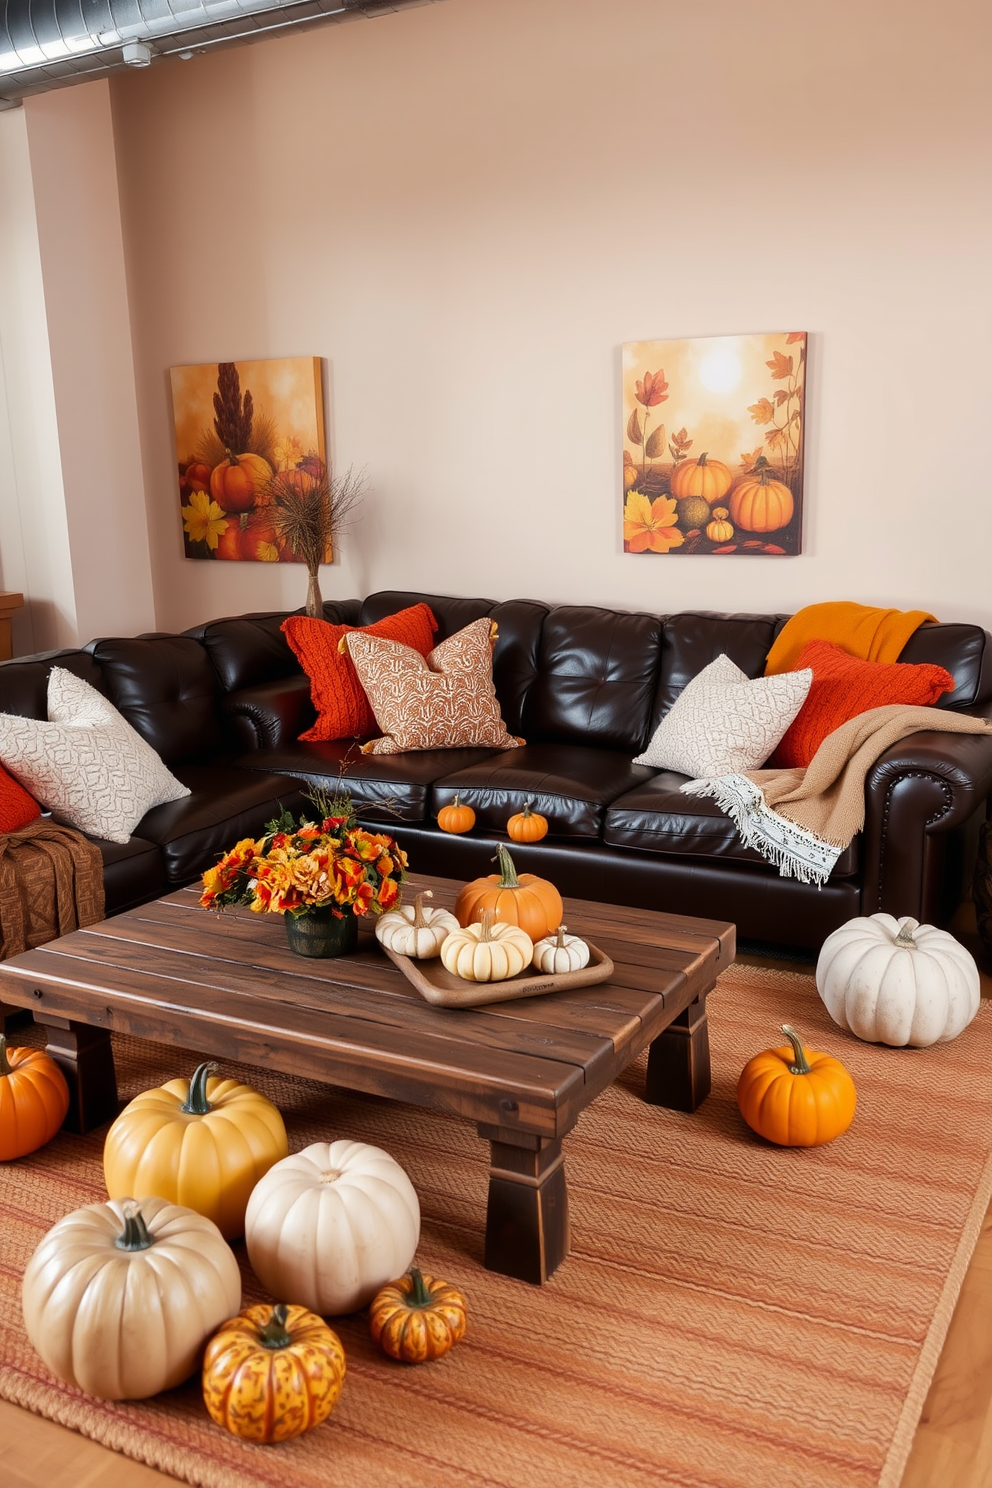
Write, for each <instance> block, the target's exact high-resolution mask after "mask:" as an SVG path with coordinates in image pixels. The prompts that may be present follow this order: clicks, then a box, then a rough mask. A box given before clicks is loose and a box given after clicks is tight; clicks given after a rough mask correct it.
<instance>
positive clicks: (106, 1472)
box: [0, 909, 992, 1488]
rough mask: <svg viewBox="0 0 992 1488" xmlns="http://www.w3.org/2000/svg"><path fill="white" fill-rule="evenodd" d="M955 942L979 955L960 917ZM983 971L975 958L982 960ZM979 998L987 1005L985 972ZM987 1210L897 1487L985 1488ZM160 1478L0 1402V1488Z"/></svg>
mask: <svg viewBox="0 0 992 1488" xmlns="http://www.w3.org/2000/svg"><path fill="white" fill-rule="evenodd" d="M953 928H954V931H955V934H957V936H958V937H959V939H960V940H961V941H962V942H963V943H964V944H966V945H968V947H969V949H971V950H972V951H973V952H974V954H975V955H976V957H977V956H978V947H977V941H976V937H975V934H974V920H973V918H972V917H971V916H970V914H969V911H968V910H967V909H965V910H963V911H962V913H961V916H960V917H959V919H958V920H957V921H955V924H954V927H953ZM738 959H739V960H741V961H747V962H749V963H750V964H752V965H761V966H779V967H782V968H784V969H785V970H787V971H798V970H811V969H812V967H804V966H802V965H800V964H799V963H797V962H795V961H786V960H776V959H773V958H770V957H766V956H760V957H759V956H747V955H742V956H739V957H738ZM979 964H980V965H981V959H980V958H979ZM982 995H983V997H992V977H990V976H987V975H985V974H984V973H983V975H982ZM990 1314H992V1206H990V1208H989V1212H988V1213H987V1214H986V1216H985V1219H984V1221H983V1224H982V1232H981V1235H980V1237H979V1240H978V1244H977V1246H976V1247H975V1253H974V1255H973V1256H972V1259H971V1264H970V1265H969V1267H968V1272H967V1275H966V1276H965V1280H964V1285H963V1287H962V1289H961V1295H960V1297H959V1299H958V1304H957V1307H956V1309H955V1312H954V1317H953V1319H952V1321H951V1326H950V1330H949V1332H948V1335H947V1341H946V1342H945V1344H944V1349H943V1352H942V1354H941V1356H940V1361H939V1363H938V1365H937V1371H936V1374H935V1375H934V1380H933V1384H932V1385H931V1387H930V1393H929V1395H928V1396H927V1399H926V1403H925V1405H924V1407H923V1414H922V1416H921V1419H920V1424H919V1426H918V1428H917V1431H916V1437H915V1440H914V1442H913V1450H912V1453H911V1455H910V1459H909V1462H908V1464H907V1467H906V1472H905V1474H904V1476H903V1480H902V1488H992V1328H990V1327H989V1317H990ZM174 1481H175V1480H174V1479H172V1478H167V1477H166V1476H165V1475H164V1474H162V1473H158V1472H156V1471H154V1469H152V1468H149V1467H144V1466H142V1465H141V1464H140V1463H137V1462H132V1461H131V1460H130V1459H129V1458H126V1457H121V1456H118V1455H117V1454H116V1453H114V1452H109V1451H107V1450H106V1448H104V1447H100V1446H98V1445H97V1444H96V1443H95V1442H91V1441H87V1440H86V1439H85V1438H84V1437H81V1436H79V1435H77V1434H76V1432H74V1431H68V1430H66V1428H65V1427H63V1426H57V1425H55V1424H54V1422H51V1421H46V1420H43V1419H42V1418H41V1417H40V1416H33V1415H31V1414H30V1413H29V1412H28V1411H23V1410H19V1409H18V1408H17V1407H16V1406H13V1405H8V1404H7V1403H6V1401H0V1484H2V1485H3V1488H39V1485H42V1484H43V1485H44V1488H155V1485H156V1484H157V1485H159V1488H163V1485H166V1484H169V1483H172V1482H174Z"/></svg>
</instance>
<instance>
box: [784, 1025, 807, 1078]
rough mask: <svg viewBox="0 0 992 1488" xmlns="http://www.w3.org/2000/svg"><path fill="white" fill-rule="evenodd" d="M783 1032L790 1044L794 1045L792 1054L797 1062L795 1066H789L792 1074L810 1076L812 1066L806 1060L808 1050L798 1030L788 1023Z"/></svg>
mask: <svg viewBox="0 0 992 1488" xmlns="http://www.w3.org/2000/svg"><path fill="white" fill-rule="evenodd" d="M782 1032H783V1033H784V1034H785V1036H786V1038H787V1039H788V1040H789V1043H790V1044H791V1045H792V1052H793V1054H794V1055H795V1060H796V1062H795V1064H790V1065H789V1070H790V1073H792V1074H793V1075H808V1074H809V1073H810V1070H811V1068H812V1066H811V1065H810V1062H809V1060H808V1059H807V1058H806V1050H805V1049H804V1048H803V1041H802V1039H801V1038H800V1037H799V1035H798V1033H797V1032H796V1030H795V1029H794V1028H792V1027H791V1026H790V1025H789V1024H788V1023H783V1024H782Z"/></svg>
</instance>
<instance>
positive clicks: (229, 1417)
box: [203, 1302, 346, 1480]
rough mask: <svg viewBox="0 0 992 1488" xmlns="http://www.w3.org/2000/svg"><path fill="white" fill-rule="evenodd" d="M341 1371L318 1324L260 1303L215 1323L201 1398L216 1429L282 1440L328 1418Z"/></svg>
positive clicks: (300, 1311) (340, 1359)
mask: <svg viewBox="0 0 992 1488" xmlns="http://www.w3.org/2000/svg"><path fill="white" fill-rule="evenodd" d="M345 1368H346V1366H345V1358H344V1349H343V1348H342V1347H341V1340H340V1339H339V1338H338V1335H337V1334H336V1333H335V1332H334V1331H333V1329H332V1328H329V1327H328V1326H327V1324H326V1323H325V1322H324V1320H323V1318H320V1317H317V1315H316V1313H313V1312H308V1311H307V1309H306V1308H305V1307H287V1306H286V1304H285V1303H283V1302H279V1303H277V1304H276V1306H275V1307H268V1306H266V1305H265V1304H264V1303H263V1304H260V1305H259V1306H257V1307H246V1308H245V1310H244V1312H241V1313H239V1314H238V1316H237V1317H234V1318H229V1319H228V1321H227V1322H226V1323H221V1325H220V1328H219V1329H218V1331H217V1332H216V1333H215V1334H214V1336H213V1338H211V1340H210V1342H209V1343H208V1344H207V1351H206V1354H205V1355H204V1359H203V1399H204V1403H205V1405H206V1407H207V1410H208V1411H209V1412H210V1415H211V1416H212V1417H213V1419H214V1420H215V1421H216V1422H217V1424H218V1426H226V1427H227V1429H228V1431H232V1432H233V1433H234V1435H235V1436H240V1437H241V1438H242V1439H243V1440H245V1441H254V1442H280V1441H288V1440H289V1439H290V1438H291V1437H294V1436H302V1434H303V1432H304V1431H309V1430H310V1428H311V1427H312V1426H319V1425H320V1423H321V1421H325V1420H326V1419H327V1417H328V1416H329V1415H330V1413H331V1411H332V1410H333V1409H334V1406H335V1405H336V1404H337V1399H338V1396H339V1395H340V1394H341V1389H342V1386H343V1385H344V1377H345ZM291 1479H292V1475H291V1474H290V1480H291Z"/></svg>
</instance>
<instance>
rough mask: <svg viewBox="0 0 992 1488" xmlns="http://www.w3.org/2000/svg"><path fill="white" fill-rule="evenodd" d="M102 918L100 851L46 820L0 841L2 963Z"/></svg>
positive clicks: (101, 863)
mask: <svg viewBox="0 0 992 1488" xmlns="http://www.w3.org/2000/svg"><path fill="white" fill-rule="evenodd" d="M102 919H103V858H102V857H101V855H100V849H99V848H98V847H97V846H96V845H95V844H94V843H92V842H88V841H87V839H86V838H85V837H84V836H82V834H81V833H79V832H77V831H75V830H74V829H73V828H72V827H60V826H58V825H57V823H55V822H53V821H49V820H47V819H46V818H44V817H43V818H41V819H40V820H38V821H35V822H31V823H30V825H29V826H26V827H22V828H21V830H20V831H18V832H9V833H7V834H6V835H5V836H0V959H2V960H4V961H5V960H6V959H7V958H8V957H9V956H17V955H19V954H20V952H21V951H26V950H30V949H32V948H33V947H34V946H39V945H44V943H45V942H46V941H48V940H54V939H55V938H56V937H57V936H59V935H68V934H69V933H70V931H72V930H79V929H82V927H83V926H84V925H93V924H95V923H96V921H97V920H102Z"/></svg>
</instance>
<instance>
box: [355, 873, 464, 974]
mask: <svg viewBox="0 0 992 1488" xmlns="http://www.w3.org/2000/svg"><path fill="white" fill-rule="evenodd" d="M430 898H433V891H432V890H431V889H424V891H423V893H421V894H418V895H417V896H416V898H415V899H414V901H413V903H412V904H401V905H400V907H399V908H398V909H390V910H387V912H386V913H385V914H384V915H380V916H379V919H378V920H377V921H376V927H375V938H376V940H378V941H381V943H382V944H383V945H384V946H388V947H389V949H390V950H391V951H395V952H396V953H397V955H399V956H413V957H415V959H416V960H418V961H426V960H428V959H429V958H430V957H431V956H437V955H439V954H440V951H441V946H442V945H443V944H444V939H445V936H446V935H448V934H449V933H450V932H451V931H452V930H457V929H458V921H457V920H456V919H455V917H454V915H453V914H450V913H449V912H448V910H446V909H425V908H424V900H425V899H430Z"/></svg>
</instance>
